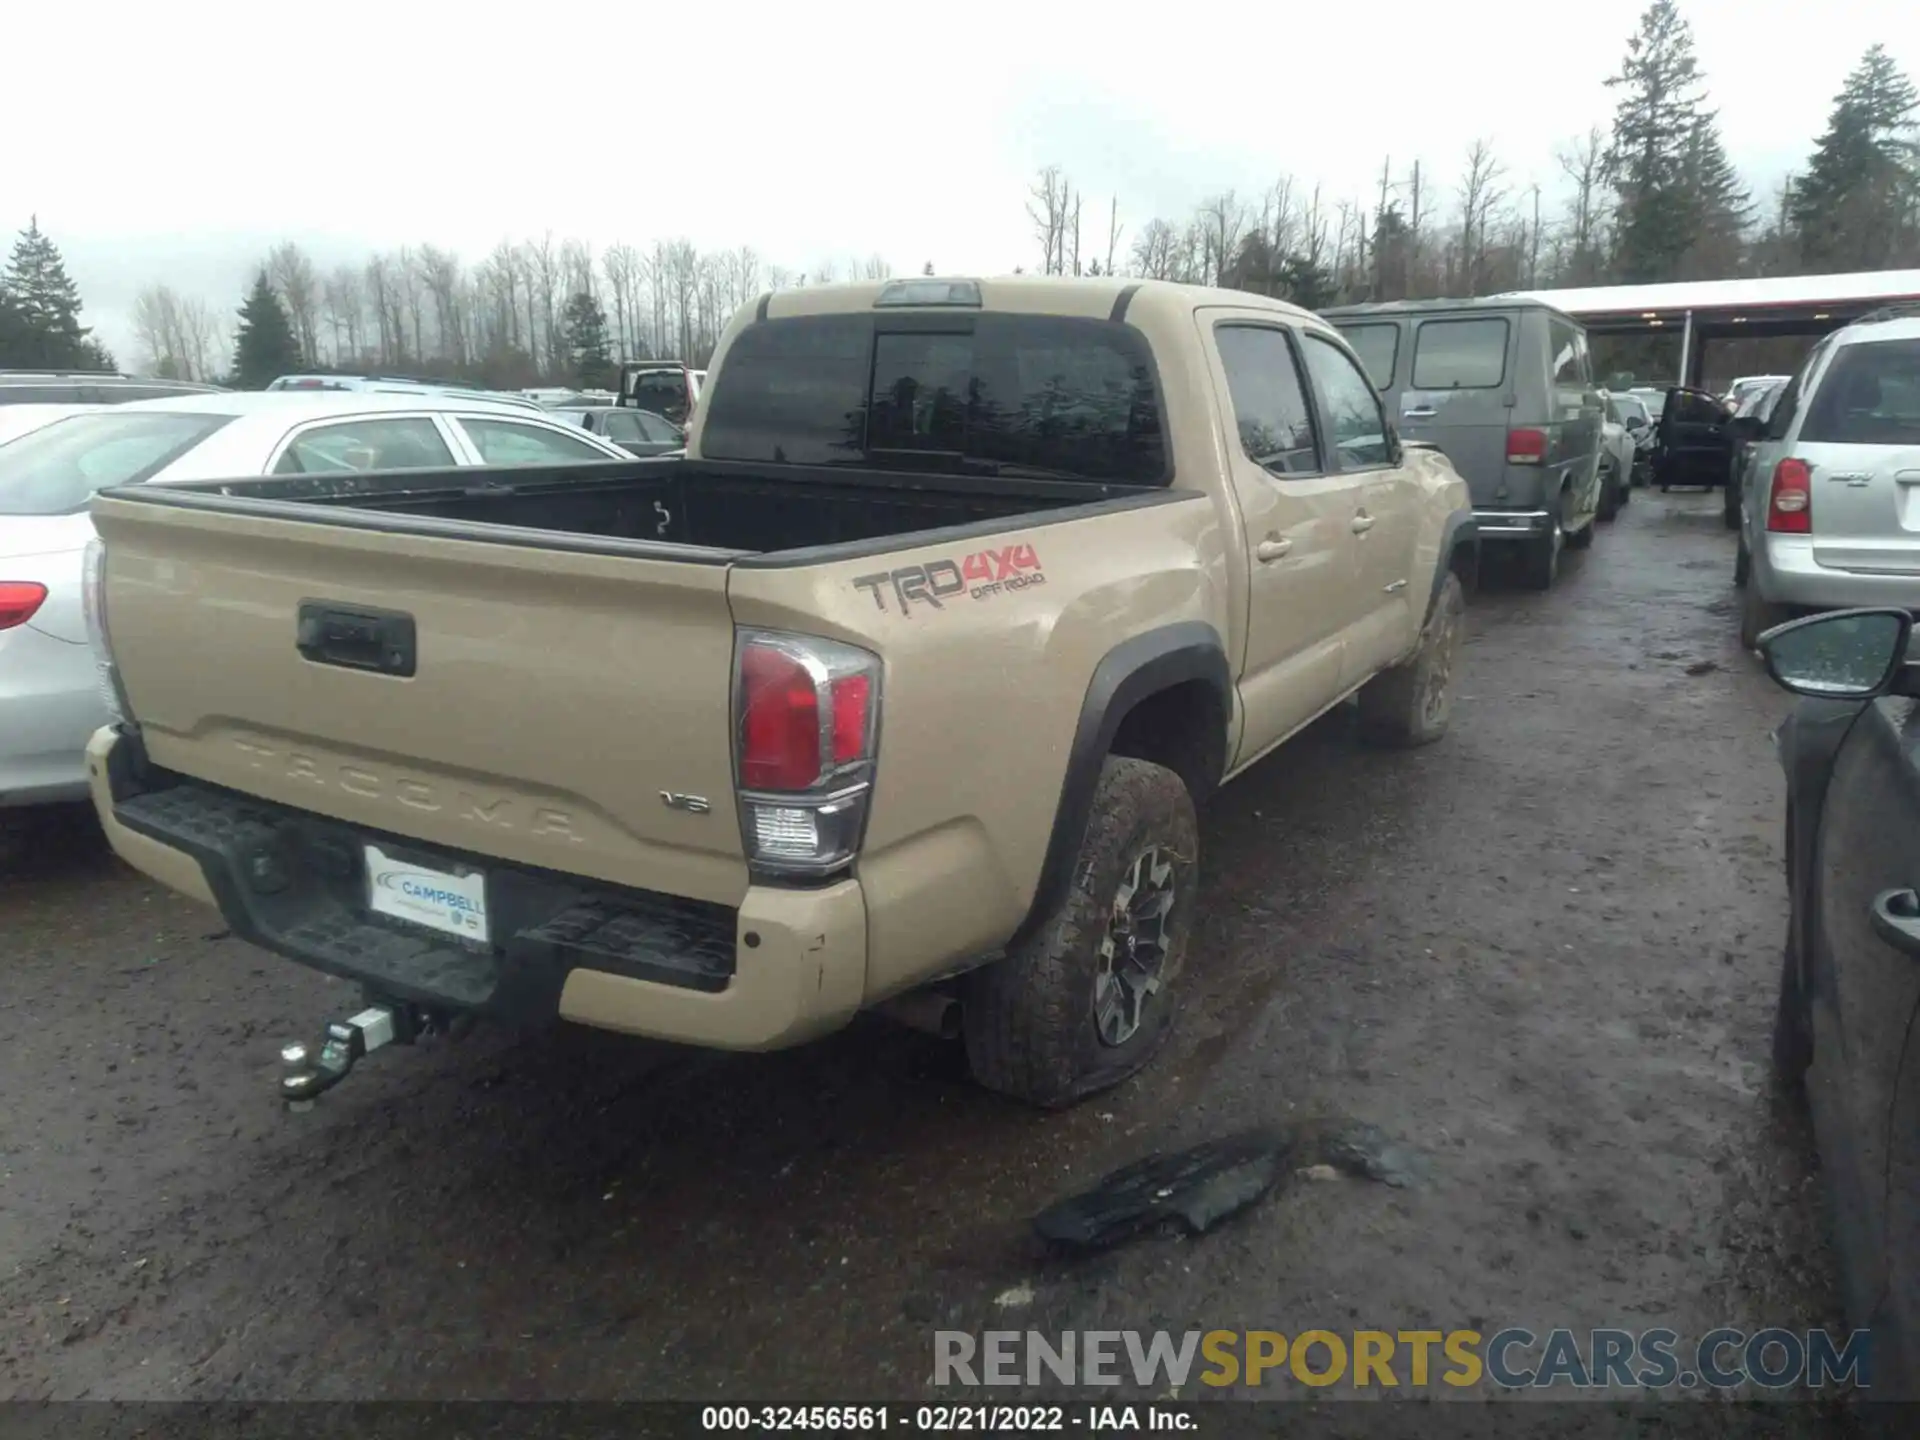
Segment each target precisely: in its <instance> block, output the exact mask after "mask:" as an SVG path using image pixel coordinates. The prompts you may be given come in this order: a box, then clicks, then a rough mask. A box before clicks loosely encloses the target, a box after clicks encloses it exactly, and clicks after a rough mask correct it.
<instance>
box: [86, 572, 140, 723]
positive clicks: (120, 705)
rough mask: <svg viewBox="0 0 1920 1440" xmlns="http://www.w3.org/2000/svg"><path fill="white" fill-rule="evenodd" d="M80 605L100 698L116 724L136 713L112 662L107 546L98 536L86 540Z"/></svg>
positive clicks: (116, 667)
mask: <svg viewBox="0 0 1920 1440" xmlns="http://www.w3.org/2000/svg"><path fill="white" fill-rule="evenodd" d="M80 570H81V575H80V608H81V611H82V612H83V613H84V614H85V616H86V620H87V643H88V644H89V645H91V646H92V647H93V668H94V674H95V677H96V679H97V681H98V685H99V690H100V698H101V700H102V701H103V702H105V704H106V707H107V715H108V716H109V718H111V719H112V720H113V722H114V723H115V724H120V723H122V722H124V721H127V720H129V719H131V718H132V717H133V711H132V710H131V709H129V708H128V706H127V695H126V691H125V689H124V688H123V687H122V686H121V684H120V670H119V667H118V666H116V665H115V664H114V663H113V650H112V648H111V647H110V646H109V645H108V643H107V547H106V545H105V544H104V543H102V542H101V541H100V540H99V539H97V538H96V539H93V540H89V541H88V542H87V552H86V557H85V558H84V559H83V560H82V562H81V567H80Z"/></svg>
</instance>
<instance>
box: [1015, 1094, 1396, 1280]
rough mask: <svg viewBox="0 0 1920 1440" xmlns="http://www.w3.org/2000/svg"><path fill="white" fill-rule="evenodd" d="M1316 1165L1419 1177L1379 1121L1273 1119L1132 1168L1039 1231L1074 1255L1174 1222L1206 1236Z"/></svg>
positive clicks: (1044, 1216) (1057, 1211)
mask: <svg viewBox="0 0 1920 1440" xmlns="http://www.w3.org/2000/svg"><path fill="white" fill-rule="evenodd" d="M1310 1165H1330V1166H1332V1167H1333V1168H1334V1169H1336V1170H1339V1171H1341V1172H1342V1173H1344V1174H1348V1175H1357V1176H1361V1177H1364V1178H1366V1179H1369V1180H1378V1181H1381V1182H1382V1183H1384V1184H1388V1185H1394V1186H1403V1185H1406V1184H1409V1183H1410V1182H1411V1180H1412V1178H1413V1165H1412V1157H1411V1156H1410V1155H1409V1154H1408V1153H1407V1152H1405V1151H1404V1150H1402V1149H1401V1148H1400V1147H1399V1146H1397V1145H1395V1144H1393V1143H1392V1142H1391V1141H1389V1140H1388V1139H1387V1138H1386V1136H1385V1135H1383V1134H1382V1133H1381V1132H1380V1131H1379V1130H1377V1129H1375V1128H1374V1127H1373V1126H1371V1125H1359V1124H1351V1123H1335V1124H1327V1123H1324V1122H1309V1123H1306V1124H1301V1125H1289V1126H1269V1127H1262V1128H1260V1129H1256V1130H1247V1131H1243V1132H1241V1133H1240V1134H1237V1135H1229V1136H1226V1137H1224V1138H1222V1139H1218V1140H1209V1141H1206V1142H1205V1143H1204V1144H1200V1145H1195V1146H1194V1147H1192V1148H1191V1149H1188V1150H1181V1151H1177V1152H1175V1153H1173V1154H1170V1155H1149V1156H1147V1157H1146V1158H1145V1159H1143V1160H1136V1161H1134V1162H1133V1163H1132V1164H1130V1165H1124V1166H1122V1167H1121V1168H1120V1169H1118V1170H1115V1171H1114V1172H1112V1173H1111V1174H1110V1175H1107V1176H1106V1177H1105V1178H1103V1179H1102V1180H1101V1181H1100V1182H1099V1183H1098V1184H1097V1185H1095V1186H1093V1187H1092V1188H1091V1189H1089V1190H1084V1191H1082V1192H1081V1193H1080V1194H1078V1195H1074V1196H1070V1197H1069V1198H1067V1199H1065V1200H1062V1201H1059V1202H1058V1203H1057V1204H1054V1205H1050V1206H1048V1207H1047V1208H1046V1209H1045V1210H1043V1211H1041V1212H1040V1213H1039V1214H1038V1215H1036V1216H1035V1217H1034V1220H1033V1228H1034V1230H1035V1231H1036V1232H1037V1233H1038V1234H1039V1236H1040V1238H1041V1239H1043V1240H1045V1241H1047V1242H1048V1243H1049V1244H1051V1245H1054V1246H1056V1247H1058V1248H1060V1249H1062V1250H1067V1251H1074V1252H1088V1251H1094V1250H1104V1249H1106V1248H1108V1247H1109V1246H1112V1245H1117V1244H1119V1243H1120V1242H1121V1241H1123V1240H1128V1239H1131V1238H1132V1237H1133V1236H1135V1235H1139V1234H1142V1233H1144V1232H1146V1231H1149V1230H1153V1229H1156V1228H1158V1227H1159V1226H1161V1225H1163V1224H1166V1223H1168V1222H1170V1221H1179V1222H1180V1223H1181V1224H1183V1225H1184V1226H1185V1227H1186V1228H1187V1230H1188V1231H1190V1232H1191V1233H1192V1234H1195V1235H1204V1234H1205V1233H1206V1232H1207V1231H1208V1230H1211V1229H1212V1228H1213V1227H1214V1226H1215V1225H1217V1224H1219V1223H1220V1222H1221V1221H1222V1220H1225V1219H1227V1218H1228V1217H1229V1216H1232V1215H1237V1214H1239V1213H1240V1212H1241V1211H1242V1210H1245V1209H1247V1208H1248V1207H1249V1206H1252V1205H1254V1204H1255V1203H1257V1202H1258V1201H1259V1200H1260V1199H1261V1198H1262V1197H1264V1196H1265V1195H1266V1194H1267V1193H1268V1192H1269V1191H1271V1190H1273V1189H1274V1188H1275V1187H1276V1186H1277V1185H1279V1184H1280V1183H1281V1182H1282V1181H1283V1180H1285V1179H1286V1178H1287V1177H1288V1176H1289V1175H1291V1174H1292V1173H1293V1172H1295V1171H1297V1170H1301V1169H1304V1168H1306V1167H1307V1166H1310Z"/></svg>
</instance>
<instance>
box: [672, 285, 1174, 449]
mask: <svg viewBox="0 0 1920 1440" xmlns="http://www.w3.org/2000/svg"><path fill="white" fill-rule="evenodd" d="M703 403H704V404H705V405H706V407H707V413H706V420H705V429H704V430H703V431H702V434H701V440H700V449H701V453H702V454H703V455H704V456H705V457H707V458H708V459H713V460H748V461H759V462H762V463H773V464H789V465H856V466H867V467H872V468H875V469H894V470H898V469H932V470H948V471H952V470H958V471H961V472H966V471H974V472H976V473H982V474H996V473H998V474H1009V475H1027V476H1033V477H1038V478H1059V479H1068V480H1089V481H1099V482H1107V483H1117V484H1126V485H1165V484H1167V483H1168V482H1169V480H1170V478H1171V473H1172V466H1171V461H1170V458H1169V456H1168V452H1167V444H1166V435H1165V425H1164V422H1163V419H1162V413H1161V406H1160V386H1159V377H1158V374H1157V372H1156V370H1155V367H1154V361H1153V354H1152V352H1151V350H1150V349H1149V348H1148V345H1147V341H1146V337H1145V336H1143V335H1141V334H1140V332H1139V331H1138V330H1136V329H1134V328H1133V327H1132V326H1129V325H1126V324H1124V323H1120V322H1116V321H1111V320H1100V319H1083V318H1075V317H1068V316H1056V315H1009V314H996V313H985V314H976V315H969V316H952V315H941V316H900V315H896V316H888V317H885V318H882V317H876V316H873V315H817V316H796V317H791V318H787V319H779V320H763V321H761V322H759V323H757V324H754V325H749V326H748V327H747V328H746V329H744V330H742V331H741V332H740V333H739V335H737V336H736V337H735V338H734V340H733V343H732V345H731V347H730V348H729V349H728V351H727V354H726V359H725V363H724V365H723V366H722V368H721V371H720V374H719V377H718V380H717V383H716V384H715V385H714V386H713V388H712V390H711V391H710V392H709V393H708V395H707V396H706V397H705V399H704V401H703Z"/></svg>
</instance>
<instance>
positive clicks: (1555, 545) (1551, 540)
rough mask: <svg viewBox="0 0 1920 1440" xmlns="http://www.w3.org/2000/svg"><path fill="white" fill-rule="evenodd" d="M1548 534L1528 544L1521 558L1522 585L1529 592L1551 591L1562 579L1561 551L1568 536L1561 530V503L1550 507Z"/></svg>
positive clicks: (1554, 503)
mask: <svg viewBox="0 0 1920 1440" xmlns="http://www.w3.org/2000/svg"><path fill="white" fill-rule="evenodd" d="M1548 510H1549V513H1548V518H1547V525H1548V528H1547V533H1546V534H1544V535H1542V536H1540V537H1539V538H1538V539H1535V540H1529V541H1527V542H1526V549H1525V550H1524V551H1522V552H1521V556H1520V583H1521V584H1523V585H1525V586H1526V587H1527V589H1529V590H1551V589H1552V588H1553V582H1554V581H1555V580H1557V579H1559V578H1560V549H1561V547H1562V546H1563V545H1565V544H1566V542H1567V535H1566V532H1565V531H1564V530H1562V529H1561V528H1560V502H1559V500H1558V499H1555V501H1554V502H1553V504H1552V505H1551V506H1550V507H1548Z"/></svg>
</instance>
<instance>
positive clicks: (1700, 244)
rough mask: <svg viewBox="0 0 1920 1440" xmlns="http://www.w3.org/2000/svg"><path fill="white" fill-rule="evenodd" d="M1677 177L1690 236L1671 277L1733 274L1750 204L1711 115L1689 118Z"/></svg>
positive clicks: (1742, 249)
mask: <svg viewBox="0 0 1920 1440" xmlns="http://www.w3.org/2000/svg"><path fill="white" fill-rule="evenodd" d="M1683 173H1684V175H1685V184H1686V193H1687V196H1688V198H1689V200H1690V201H1691V204H1692V208H1693V214H1692V217H1691V218H1692V228H1693V233H1692V235H1691V237H1690V238H1689V240H1688V243H1687V252H1686V255H1685V256H1684V257H1683V258H1682V260H1681V264H1680V269H1679V271H1678V273H1677V274H1676V275H1675V277H1674V278H1676V279H1681V280H1713V279H1721V278H1723V277H1725V276H1728V275H1732V274H1734V273H1736V272H1737V271H1738V270H1739V268H1740V262H1741V258H1742V256H1743V254H1744V253H1745V248H1746V234H1747V226H1748V223H1749V222H1750V221H1751V219H1752V218H1753V200H1752V198H1751V196H1750V195H1749V194H1748V191H1747V187H1746V186H1745V185H1743V184H1741V183H1740V173H1739V172H1738V171H1737V170H1735V169H1734V168H1733V162H1732V161H1731V160H1729V159H1728V158H1727V151H1726V147H1725V146H1724V145H1722V144H1721V142H1720V125H1719V122H1718V121H1717V120H1716V119H1715V117H1714V116H1713V115H1711V114H1703V115H1698V116H1696V117H1695V118H1694V124H1693V133H1692V134H1691V135H1690V136H1689V137H1688V139H1687V156H1686V165H1685V167H1684V171H1683Z"/></svg>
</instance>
